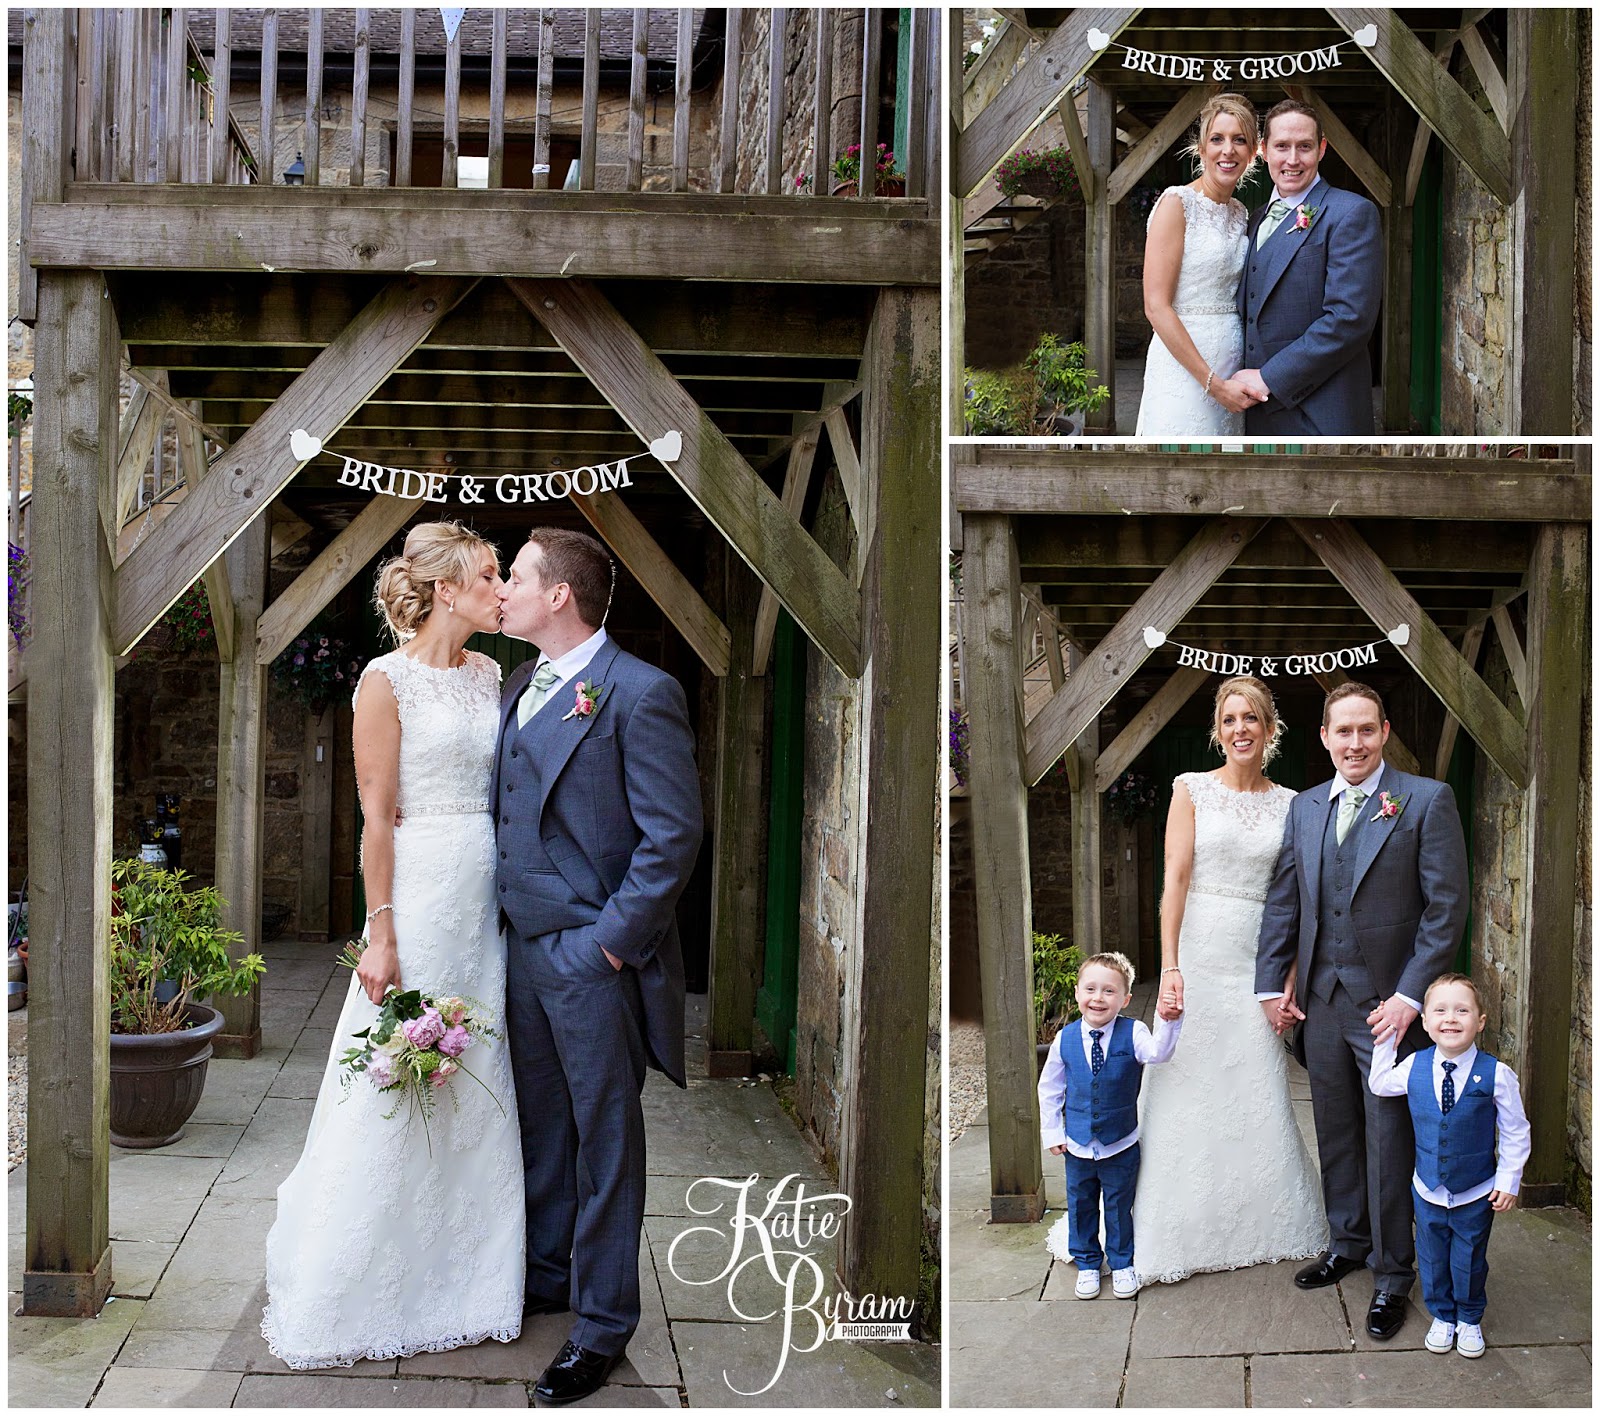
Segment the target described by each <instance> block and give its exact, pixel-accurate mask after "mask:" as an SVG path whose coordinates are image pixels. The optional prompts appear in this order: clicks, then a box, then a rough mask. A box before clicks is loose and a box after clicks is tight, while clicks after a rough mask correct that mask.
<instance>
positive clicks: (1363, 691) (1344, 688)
mask: <svg viewBox="0 0 1600 1416" xmlns="http://www.w3.org/2000/svg"><path fill="white" fill-rule="evenodd" d="M1341 698H1365V699H1367V700H1368V701H1369V702H1371V703H1372V704H1374V705H1375V706H1376V707H1377V710H1378V721H1379V722H1380V723H1387V722H1388V721H1389V715H1388V714H1387V713H1385V712H1384V711H1383V699H1382V698H1380V697H1379V696H1378V690H1377V689H1375V688H1369V687H1368V686H1367V685H1366V684H1364V683H1357V682H1356V681H1355V680H1354V679H1351V680H1350V681H1349V682H1348V683H1341V684H1340V685H1339V686H1338V687H1337V688H1336V689H1334V690H1333V691H1332V692H1331V693H1330V694H1329V695H1328V696H1327V697H1326V698H1325V699H1323V701H1322V726H1323V727H1327V726H1328V718H1329V716H1330V715H1331V714H1332V712H1333V705H1334V704H1335V703H1337V702H1338V701H1339V700H1340V699H1341Z"/></svg>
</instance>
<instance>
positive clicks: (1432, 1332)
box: [1422, 1318, 1483, 1352]
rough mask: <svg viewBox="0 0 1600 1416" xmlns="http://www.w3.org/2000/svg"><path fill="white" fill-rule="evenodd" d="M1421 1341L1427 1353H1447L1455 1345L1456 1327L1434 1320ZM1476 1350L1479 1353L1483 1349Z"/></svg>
mask: <svg viewBox="0 0 1600 1416" xmlns="http://www.w3.org/2000/svg"><path fill="white" fill-rule="evenodd" d="M1480 1340H1481V1339H1480ZM1422 1341H1423V1346H1425V1347H1426V1348H1427V1349H1428V1351H1429V1352H1448V1351H1449V1350H1450V1349H1451V1348H1452V1347H1454V1346H1455V1345H1456V1325H1455V1324H1454V1323H1447V1322H1446V1321H1445V1320H1444V1319H1443V1318H1435V1319H1434V1320H1433V1326H1432V1327H1430V1328H1429V1329H1428V1335H1427V1337H1425V1338H1423V1340H1422ZM1478 1350H1479V1351H1480V1352H1481V1351H1482V1350H1483V1349H1482V1348H1481V1347H1480V1348H1479V1349H1478Z"/></svg>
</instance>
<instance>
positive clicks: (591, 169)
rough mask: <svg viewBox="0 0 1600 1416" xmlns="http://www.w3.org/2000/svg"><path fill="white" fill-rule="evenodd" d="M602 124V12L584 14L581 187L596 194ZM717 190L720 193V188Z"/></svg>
mask: <svg viewBox="0 0 1600 1416" xmlns="http://www.w3.org/2000/svg"><path fill="white" fill-rule="evenodd" d="M599 124H600V12H599V11H598V10H585V11H584V14H583V126H582V129H581V134H580V140H579V147H578V186H579V187H580V188H581V189H582V190H583V191H585V192H592V191H594V174H595V164H596V162H597V161H598V158H597V156H596V148H597V139H596V136H595V135H596V132H597V131H598V128H599ZM717 190H718V191H719V192H720V191H721V190H722V188H721V187H718V188H717Z"/></svg>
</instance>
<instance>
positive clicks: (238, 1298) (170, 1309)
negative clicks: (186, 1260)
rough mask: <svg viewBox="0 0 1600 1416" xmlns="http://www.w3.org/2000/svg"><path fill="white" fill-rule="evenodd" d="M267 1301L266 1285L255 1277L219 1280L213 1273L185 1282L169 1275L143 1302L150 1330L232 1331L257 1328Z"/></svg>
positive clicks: (263, 1280)
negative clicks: (238, 1328)
mask: <svg viewBox="0 0 1600 1416" xmlns="http://www.w3.org/2000/svg"><path fill="white" fill-rule="evenodd" d="M218 1267H220V1265H219V1266H218ZM249 1267H252V1268H253V1267H255V1265H250V1266H249ZM266 1301H267V1281H266V1279H264V1278H262V1277H259V1276H258V1275H256V1274H251V1275H249V1276H248V1277H244V1278H220V1277H217V1276H215V1274H214V1273H213V1275H211V1276H206V1277H198V1278H188V1279H182V1278H177V1277H174V1276H172V1275H170V1274H169V1275H168V1280H167V1282H165V1283H163V1284H161V1285H160V1287H158V1288H157V1289H156V1292H155V1296H154V1297H153V1298H151V1299H149V1300H148V1301H147V1302H146V1304H145V1310H146V1313H147V1314H148V1322H149V1325H150V1327H152V1328H212V1329H221V1330H231V1329H233V1328H237V1327H245V1326H248V1325H249V1324H251V1323H255V1324H257V1325H259V1324H260V1322H261V1309H262V1308H263V1307H264V1306H265V1305H266Z"/></svg>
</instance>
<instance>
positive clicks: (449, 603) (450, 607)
mask: <svg viewBox="0 0 1600 1416" xmlns="http://www.w3.org/2000/svg"><path fill="white" fill-rule="evenodd" d="M444 607H445V609H447V610H449V611H450V613H451V614H454V613H455V612H456V602H455V601H454V600H446V601H445V602H444Z"/></svg>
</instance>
